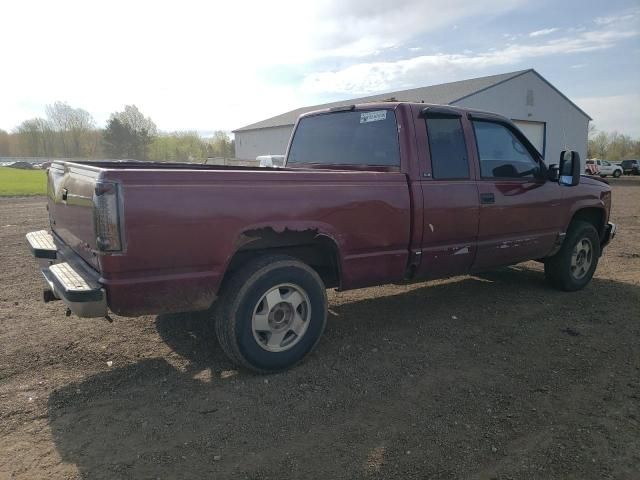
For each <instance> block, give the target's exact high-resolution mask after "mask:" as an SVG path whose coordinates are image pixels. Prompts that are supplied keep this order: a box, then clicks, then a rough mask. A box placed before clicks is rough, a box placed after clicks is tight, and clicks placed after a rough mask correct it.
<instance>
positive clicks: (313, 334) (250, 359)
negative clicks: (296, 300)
mask: <svg viewBox="0 0 640 480" xmlns="http://www.w3.org/2000/svg"><path fill="white" fill-rule="evenodd" d="M284 284H290V285H293V286H295V287H296V288H298V289H299V290H300V291H302V292H304V294H305V295H306V296H307V299H308V302H307V301H306V300H305V302H304V304H305V306H306V304H307V303H308V304H309V305H308V308H309V309H310V310H309V311H308V313H306V314H305V315H306V316H307V317H308V318H307V323H308V324H307V326H306V327H305V328H306V330H305V331H304V333H303V334H301V335H300V338H299V339H298V338H297V337H298V336H297V335H295V334H294V333H293V332H288V333H287V334H286V338H290V336H291V335H294V338H295V342H296V343H294V344H293V345H292V346H291V347H286V348H287V349H286V350H284V351H268V350H267V349H266V348H268V347H265V346H264V345H261V343H260V341H261V340H262V337H261V336H260V332H257V333H256V332H254V326H253V323H252V322H253V317H254V316H255V314H256V309H257V308H259V306H260V305H262V304H261V303H260V302H261V299H264V296H265V294H266V293H267V292H269V291H272V290H274V289H275V291H276V292H277V291H279V289H276V288H275V287H278V286H279V285H284ZM283 288H284V291H285V292H286V288H285V287H283ZM301 305H302V304H301ZM305 308H307V307H305ZM214 321H215V330H216V335H217V337H218V340H219V342H220V346H221V347H222V350H224V352H225V353H226V354H227V356H228V357H229V358H230V359H231V361H233V362H234V363H236V364H237V365H239V366H241V367H245V368H247V369H250V370H253V371H255V372H260V373H269V372H276V371H279V370H284V369H287V368H290V367H292V366H293V365H295V364H297V363H298V362H300V361H301V360H302V359H303V358H304V357H305V356H306V355H308V354H309V353H310V352H311V351H312V350H313V349H314V347H315V346H316V345H317V343H318V341H319V340H320V337H321V336H322V332H323V331H324V328H325V325H326V323H327V293H326V289H325V286H324V283H323V282H322V279H321V278H320V277H319V275H318V274H317V273H316V271H315V270H313V269H312V268H311V267H309V266H308V265H306V264H304V263H302V262H300V261H299V260H297V259H295V258H293V257H289V256H287V255H267V256H264V257H260V258H258V259H256V260H254V261H252V262H250V263H249V264H247V265H246V266H244V267H243V268H241V269H240V270H238V271H237V272H235V273H233V274H232V276H231V278H229V279H228V280H226V281H225V284H224V285H223V287H222V289H221V294H220V297H219V298H218V300H217V306H216V314H215V320H214ZM265 335H266V334H265ZM267 338H268V337H267ZM265 343H266V342H265ZM290 343H293V342H290Z"/></svg>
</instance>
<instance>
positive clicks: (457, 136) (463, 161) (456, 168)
mask: <svg viewBox="0 0 640 480" xmlns="http://www.w3.org/2000/svg"><path fill="white" fill-rule="evenodd" d="M426 122H427V137H428V139H429V152H430V153H431V173H432V177H433V178H434V179H436V180H455V179H466V178H469V159H468V156H467V145H466V144H465V141H464V132H463V131H462V124H461V123H460V119H459V118H427V120H426Z"/></svg>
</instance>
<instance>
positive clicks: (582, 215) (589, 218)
mask: <svg viewBox="0 0 640 480" xmlns="http://www.w3.org/2000/svg"><path fill="white" fill-rule="evenodd" d="M576 221H584V222H588V223H591V224H592V225H593V226H594V227H595V229H596V230H597V231H598V235H599V236H600V238H602V237H603V236H604V227H605V223H606V221H607V214H606V211H605V209H604V207H599V206H588V207H582V208H579V209H578V210H576V211H575V212H574V213H573V216H572V217H571V221H570V222H569V225H568V226H567V230H568V229H569V227H570V226H571V225H572V224H573V223H574V222H576Z"/></svg>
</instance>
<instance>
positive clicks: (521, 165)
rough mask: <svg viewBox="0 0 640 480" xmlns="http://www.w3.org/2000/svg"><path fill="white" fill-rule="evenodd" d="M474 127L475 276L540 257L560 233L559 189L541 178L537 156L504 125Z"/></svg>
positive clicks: (477, 123)
mask: <svg viewBox="0 0 640 480" xmlns="http://www.w3.org/2000/svg"><path fill="white" fill-rule="evenodd" d="M472 125H473V129H474V132H475V138H476V143H477V155H476V157H477V158H478V166H479V172H480V178H479V179H478V192H479V200H480V227H479V233H478V253H477V256H476V259H475V262H474V265H473V270H475V271H478V270H483V269H487V268H492V267H495V266H498V265H508V264H513V263H517V262H520V261H524V260H530V259H534V258H541V257H544V256H545V255H547V254H548V253H549V252H550V251H551V249H552V248H553V246H554V244H555V242H556V240H557V239H558V234H559V232H560V231H561V229H562V228H563V227H562V221H561V220H562V215H563V212H562V211H561V208H560V204H561V191H560V186H559V185H558V183H557V182H552V181H548V180H547V179H546V178H544V175H543V172H544V168H543V166H542V165H541V159H540V157H539V155H538V154H537V152H535V149H533V148H532V147H531V145H530V144H529V142H528V141H527V140H526V138H525V137H524V136H523V135H522V133H521V132H519V131H518V130H517V129H516V128H515V127H513V126H512V125H510V124H509V123H508V122H502V121H499V120H493V121H492V120H490V119H485V118H482V117H477V118H474V119H473V120H472Z"/></svg>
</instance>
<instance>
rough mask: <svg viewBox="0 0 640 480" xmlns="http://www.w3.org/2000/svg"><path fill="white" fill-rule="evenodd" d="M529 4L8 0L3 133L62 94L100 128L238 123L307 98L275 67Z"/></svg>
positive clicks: (392, 43)
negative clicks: (125, 112)
mask: <svg viewBox="0 0 640 480" xmlns="http://www.w3.org/2000/svg"><path fill="white" fill-rule="evenodd" d="M525 2H526V0H486V1H485V2H477V1H476V0H351V1H343V0H317V1H313V2H301V1H299V0H272V1H269V2H264V1H255V0H254V1H249V0H236V1H234V2H202V1H199V0H181V1H180V2H175V1H167V0H157V1H154V2H150V1H131V0H111V1H109V2H106V3H105V2H86V1H85V0H59V1H56V2H51V1H50V0H33V1H30V2H17V1H16V2H4V3H3V5H2V28H0V45H3V47H4V48H3V50H2V62H3V65H4V66H6V67H7V68H6V69H7V70H8V72H10V73H9V74H5V73H4V72H3V74H2V91H1V92H0V128H5V129H11V128H13V127H15V126H16V125H17V124H19V123H20V122H21V121H22V120H25V119H26V118H29V117H33V116H37V115H43V113H44V105H46V104H49V103H52V102H54V101H56V100H62V101H67V102H69V103H70V104H71V105H74V106H78V107H82V108H85V109H87V110H88V111H90V112H91V113H92V114H93V115H94V116H95V117H96V120H97V121H98V123H99V124H101V123H103V122H104V121H105V120H106V118H107V117H108V115H109V113H110V112H113V111H115V110H119V109H121V108H122V107H123V105H125V104H129V103H135V104H136V105H138V107H139V108H140V109H141V110H142V111H143V112H144V113H145V114H147V115H150V116H151V117H152V118H153V119H154V120H155V121H156V123H157V124H158V126H159V127H160V128H162V129H167V130H170V129H178V128H199V129H203V130H205V129H207V130H210V129H217V128H223V129H231V128H234V127H238V126H241V125H243V124H244V123H248V122H250V121H252V120H253V119H255V120H259V119H260V118H264V117H265V116H268V115H274V114H277V113H279V112H280V111H282V110H283V109H287V108H295V107H296V106H298V105H300V104H304V103H306V102H307V101H308V98H307V97H306V93H307V92H304V91H301V90H298V89H296V88H295V86H296V84H295V82H296V81H297V80H288V81H283V80H282V78H283V77H284V75H280V76H278V75H271V76H270V77H269V78H265V77H266V73H269V72H273V71H276V72H277V71H278V69H280V71H282V72H285V73H286V72H289V74H290V73H291V72H292V71H293V72H307V71H310V70H311V69H312V68H313V65H317V64H319V63H321V64H334V65H341V64H348V63H351V62H352V61H353V60H354V59H358V58H371V57H372V56H375V55H377V54H379V53H380V52H383V51H385V50H386V49H390V48H394V47H398V46H401V45H405V44H406V45H412V46H415V47H420V45H419V44H418V45H416V44H415V43H409V42H410V40H412V39H416V38H420V37H421V35H424V34H426V33H429V32H433V31H435V30H438V29H442V28H445V27H451V26H452V25H455V24H457V22H461V21H464V20H465V19H469V18H473V19H474V21H475V19H477V18H494V17H498V16H500V15H501V14H504V13H505V12H508V11H511V10H512V9H514V8H516V7H518V6H520V5H522V4H524V3H525ZM480 3H481V4H480ZM33 12H38V13H37V15H34V14H33ZM316 68H317V67H316ZM297 75H298V77H300V75H302V73H297ZM248 105H251V108H250V109H249V108H247V106H248Z"/></svg>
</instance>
